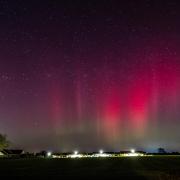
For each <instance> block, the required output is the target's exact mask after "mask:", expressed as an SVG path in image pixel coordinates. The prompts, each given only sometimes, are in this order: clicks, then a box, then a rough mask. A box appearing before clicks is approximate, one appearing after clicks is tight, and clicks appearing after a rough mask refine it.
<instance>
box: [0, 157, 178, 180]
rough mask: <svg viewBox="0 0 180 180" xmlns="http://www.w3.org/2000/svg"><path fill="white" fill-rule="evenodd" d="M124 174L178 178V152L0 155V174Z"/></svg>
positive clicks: (111, 175) (86, 176) (91, 175)
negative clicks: (113, 155)
mask: <svg viewBox="0 0 180 180" xmlns="http://www.w3.org/2000/svg"><path fill="white" fill-rule="evenodd" d="M2 176H6V177H13V176H30V177H41V178H43V177H48V176H55V177H66V176H67V177H84V178H89V177H97V176H98V177H121V178H120V179H124V178H125V177H127V178H130V179H135V178H137V179H159V180H161V179H162V180H166V179H171V180H176V179H180V156H152V157H120V158H91V159H90V158H82V159H48V158H44V159H0V177H2Z"/></svg>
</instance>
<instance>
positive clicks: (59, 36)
mask: <svg viewBox="0 0 180 180" xmlns="http://www.w3.org/2000/svg"><path fill="white" fill-rule="evenodd" d="M179 20H180V2H179V1H175V0H169V1H166V0H140V1H133V0H127V1H126V0H122V1H116V0H112V1H108V0H102V1H95V0H87V1H83V0H76V1H73V0H66V1H65V0H64V1H63V0H62V1H56V0H49V1H48V0H46V1H45V0H44V1H43V0H38V1H35V0H29V1H28V0H27V1H24V0H15V1H11V0H0V132H1V133H5V134H7V136H8V139H9V140H10V141H11V147H12V148H23V149H25V150H28V151H31V150H33V151H38V150H42V149H45V150H58V151H73V150H74V149H78V150H80V151H96V150H98V149H100V148H103V149H105V150H108V151H119V150H126V149H129V148H135V149H139V150H147V151H154V150H156V149H157V148H158V147H163V148H165V149H167V150H169V151H178V150H180V143H179V139H180V132H179V128H180V22H179Z"/></svg>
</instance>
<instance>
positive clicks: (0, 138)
mask: <svg viewBox="0 0 180 180" xmlns="http://www.w3.org/2000/svg"><path fill="white" fill-rule="evenodd" d="M8 146H9V141H8V140H7V136H6V135H4V134H0V150H2V149H4V148H7V147H8Z"/></svg>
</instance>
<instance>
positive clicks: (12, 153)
mask: <svg viewBox="0 0 180 180" xmlns="http://www.w3.org/2000/svg"><path fill="white" fill-rule="evenodd" d="M1 152H2V153H3V154H4V155H6V156H20V155H22V154H24V151H23V150H21V149H4V150H2V151H1Z"/></svg>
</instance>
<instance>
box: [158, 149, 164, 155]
mask: <svg viewBox="0 0 180 180" xmlns="http://www.w3.org/2000/svg"><path fill="white" fill-rule="evenodd" d="M158 153H159V154H165V153H166V151H165V149H164V148H158Z"/></svg>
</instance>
